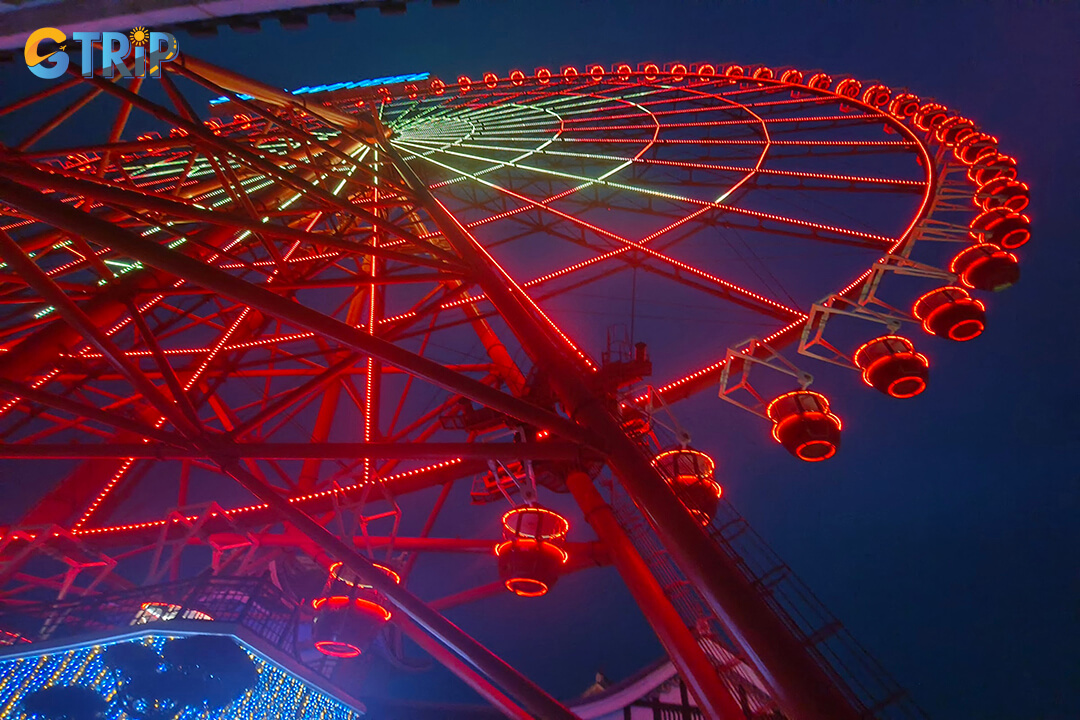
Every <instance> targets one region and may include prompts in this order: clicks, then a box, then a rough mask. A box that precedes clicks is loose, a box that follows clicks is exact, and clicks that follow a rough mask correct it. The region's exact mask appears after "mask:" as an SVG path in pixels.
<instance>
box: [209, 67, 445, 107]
mask: <svg viewBox="0 0 1080 720" xmlns="http://www.w3.org/2000/svg"><path fill="white" fill-rule="evenodd" d="M428 77H429V73H426V72H423V73H412V74H411V75H391V76H389V77H381V78H373V79H371V80H357V81H355V82H340V83H334V84H333V85H316V86H314V87H311V86H309V85H305V86H304V87H301V88H297V89H295V90H289V89H287V88H284V89H285V92H287V93H289V94H290V95H311V94H313V93H321V92H333V91H334V90H355V89H356V88H365V87H378V86H380V85H396V84H397V83H406V82H419V81H421V80H427V79H428ZM237 97H238V98H240V99H241V100H253V99H254V98H253V96H251V95H246V94H244V93H241V94H239V95H237ZM229 100H231V98H227V97H225V96H224V95H222V96H221V97H219V98H215V99H213V100H211V101H210V104H211V105H220V104H221V103H226V102H229Z"/></svg>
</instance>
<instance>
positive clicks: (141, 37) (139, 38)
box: [128, 27, 150, 47]
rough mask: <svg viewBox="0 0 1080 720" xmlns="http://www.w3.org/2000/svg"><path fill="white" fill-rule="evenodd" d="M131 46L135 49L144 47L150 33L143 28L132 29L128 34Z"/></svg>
mask: <svg viewBox="0 0 1080 720" xmlns="http://www.w3.org/2000/svg"><path fill="white" fill-rule="evenodd" d="M128 37H129V38H130V39H131V44H132V45H133V46H135V47H145V46H146V45H147V44H149V42H150V33H149V32H148V31H147V29H146V28H144V27H137V28H132V30H131V32H129V33H128Z"/></svg>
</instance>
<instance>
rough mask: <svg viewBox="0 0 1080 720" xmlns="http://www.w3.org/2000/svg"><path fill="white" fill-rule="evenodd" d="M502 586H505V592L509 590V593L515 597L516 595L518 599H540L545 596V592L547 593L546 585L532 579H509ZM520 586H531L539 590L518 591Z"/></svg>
mask: <svg viewBox="0 0 1080 720" xmlns="http://www.w3.org/2000/svg"><path fill="white" fill-rule="evenodd" d="M503 584H504V585H505V586H506V589H507V590H509V591H510V592H512V593H514V594H515V595H518V596H520V597H541V596H543V595H547V592H548V586H547V583H543V582H541V581H539V580H534V579H532V578H510V579H508V580H507V581H506V582H504V583H503ZM521 584H528V585H531V586H533V587H537V588H539V589H537V590H524V589H519V585H521Z"/></svg>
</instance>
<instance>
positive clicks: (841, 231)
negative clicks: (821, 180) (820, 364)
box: [398, 141, 895, 244]
mask: <svg viewBox="0 0 1080 720" xmlns="http://www.w3.org/2000/svg"><path fill="white" fill-rule="evenodd" d="M398 144H404V145H409V144H414V145H415V143H409V142H408V141H399V143H398ZM441 152H442V153H443V154H447V155H455V156H459V157H463V158H466V159H469V160H480V161H483V162H490V163H496V164H498V165H501V166H504V167H513V168H515V169H518V170H525V171H528V172H534V173H537V174H540V175H551V176H554V177H558V178H562V179H568V180H577V181H579V182H590V183H595V184H598V185H604V186H607V187H611V188H615V189H618V190H628V191H631V192H636V193H641V194H644V195H651V196H653V197H659V198H664V199H665V200H674V201H677V202H684V203H687V204H690V205H698V206H703V207H710V208H714V209H717V210H721V211H726V212H733V213H736V214H741V215H748V216H750V217H756V218H758V219H761V220H773V221H776V222H781V223H787V224H790V225H797V226H799V227H805V228H813V229H815V230H819V231H823V232H830V233H835V234H837V235H844V236H848V237H855V238H862V239H864V240H872V241H877V242H881V243H885V244H891V243H893V242H895V239H893V238H888V237H885V236H883V235H877V234H874V233H866V232H862V231H859V230H850V229H848V228H842V227H837V226H832V225H823V224H821V223H815V222H812V221H809V220H798V219H796V218H789V217H786V216H783V215H775V214H772V213H764V212H759V211H756V210H748V209H745V208H739V207H736V206H733V205H726V204H722V203H718V202H710V201H708V200H698V199H695V198H689V197H683V196H679V195H675V194H673V193H667V192H661V191H659V190H651V189H648V188H643V187H640V186H637V185H628V184H626V183H616V182H610V181H608V180H604V179H600V178H590V177H586V176H582V175H575V174H573V173H564V172H559V171H555V170H549V169H547V168H540V167H533V166H529V165H520V164H516V163H511V162H509V161H504V160H494V159H492V158H486V157H483V156H479V155H470V154H468V153H458V152H454V151H450V150H444V151H441ZM421 157H422V158H423V159H424V160H426V161H428V162H431V163H434V164H437V165H439V166H441V167H443V168H445V169H447V170H450V171H451V172H456V173H459V174H461V175H469V176H470V177H472V179H474V180H476V181H477V182H482V183H484V184H485V185H489V186H490V187H492V188H494V189H496V190H499V191H501V192H502V191H504V189H503V188H500V187H499V186H497V185H495V184H492V183H488V182H487V181H485V180H482V179H481V178H479V177H478V176H476V175H473V174H471V173H466V172H465V171H463V170H459V169H458V168H455V167H453V166H452V165H447V164H445V163H440V162H439V161H437V160H435V159H433V158H431V157H427V156H421ZM624 162H625V164H627V165H628V164H630V163H629V161H624ZM619 169H621V168H619ZM610 174H613V173H612V172H609V173H608V175H610ZM601 177H603V176H601ZM529 202H532V201H531V200H530V201H529ZM538 207H542V208H543V209H545V210H548V211H549V212H551V208H549V207H547V206H543V205H538ZM568 219H569V218H568ZM574 221H575V222H580V221H578V220H574ZM590 229H591V228H590ZM600 232H601V233H604V232H605V231H600Z"/></svg>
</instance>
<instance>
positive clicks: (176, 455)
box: [0, 439, 581, 460]
mask: <svg viewBox="0 0 1080 720" xmlns="http://www.w3.org/2000/svg"><path fill="white" fill-rule="evenodd" d="M196 442H198V443H199V444H200V447H188V448H184V447H168V446H164V445H155V444H147V443H113V442H109V443H101V444H93V445H91V444H85V445H80V444H62V443H58V444H46V443H35V444H28V445H19V444H0V459H4V458H32V459H37V460H42V459H54V460H59V459H65V460H72V459H90V458H135V459H137V460H141V459H156V460H182V459H189V458H209V457H230V458H245V459H257V460H262V459H266V460H271V459H272V460H290V459H307V458H318V459H324V460H354V459H357V458H372V459H387V460H390V459H392V460H408V459H417V460H419V459H437V460H445V459H447V458H461V459H475V458H480V459H491V460H526V459H528V460H580V459H581V448H580V447H579V446H577V445H574V444H572V443H567V442H527V443H483V442H477V443H421V442H418V443H387V442H372V443H334V442H328V443H224V442H223V443H220V444H215V443H214V442H212V440H210V439H207V440H206V441H205V442H204V441H196Z"/></svg>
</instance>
